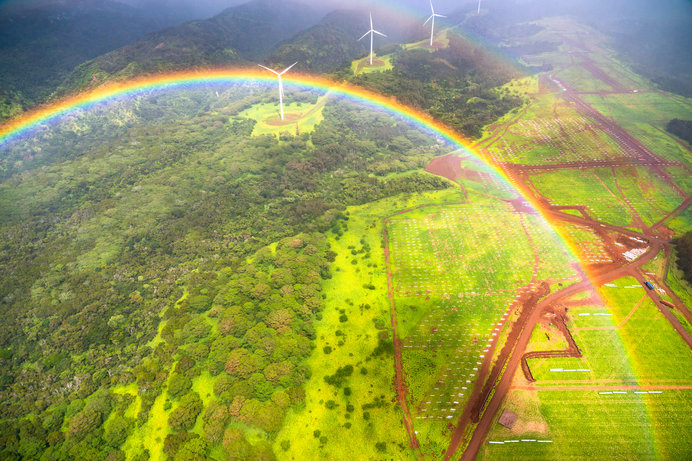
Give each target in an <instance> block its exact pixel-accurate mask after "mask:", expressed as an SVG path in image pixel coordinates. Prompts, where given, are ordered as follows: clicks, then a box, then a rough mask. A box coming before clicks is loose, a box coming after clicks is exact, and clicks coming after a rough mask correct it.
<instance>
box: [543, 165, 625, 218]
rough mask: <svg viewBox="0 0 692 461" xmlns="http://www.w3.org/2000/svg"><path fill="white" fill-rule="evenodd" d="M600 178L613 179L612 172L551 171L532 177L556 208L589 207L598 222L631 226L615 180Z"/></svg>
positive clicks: (602, 170) (592, 170)
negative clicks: (609, 180) (566, 206)
mask: <svg viewBox="0 0 692 461" xmlns="http://www.w3.org/2000/svg"><path fill="white" fill-rule="evenodd" d="M597 172H598V173H600V174H597ZM601 175H603V177H604V178H606V180H607V179H608V178H607V175H610V177H611V178H612V173H611V172H610V169H591V170H570V171H552V172H549V173H542V174H536V175H533V176H531V184H532V185H533V186H534V187H535V189H536V191H537V192H538V193H539V194H540V195H542V196H544V197H546V198H547V199H548V200H550V202H551V203H552V204H553V205H561V206H562V205H586V206H587V208H588V211H589V213H590V214H592V215H593V217H594V218H595V219H597V220H599V221H602V222H606V223H608V224H614V225H618V226H630V225H632V223H633V218H632V212H631V210H630V209H629V208H628V207H627V205H626V203H625V202H624V200H623V199H622V197H621V196H619V193H618V191H617V188H616V187H615V185H614V184H613V183H612V181H611V182H610V184H608V183H607V182H606V181H604V180H603V179H602V178H601Z"/></svg>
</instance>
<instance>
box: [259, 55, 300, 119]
mask: <svg viewBox="0 0 692 461" xmlns="http://www.w3.org/2000/svg"><path fill="white" fill-rule="evenodd" d="M296 64H298V63H297V62H294V63H293V64H291V65H290V66H288V67H287V68H285V69H284V70H283V71H281V72H277V71H275V70H273V69H270V68H269V67H265V66H263V65H262V64H257V65H258V66H260V67H261V68H262V69H267V70H268V71H269V72H271V73H273V74H276V76H277V77H278V79H279V107H280V108H281V120H283V119H284V83H283V82H282V81H281V76H282V75H283V74H285V73H286V72H288V71H289V70H290V69H291V67H293V66H295V65H296Z"/></svg>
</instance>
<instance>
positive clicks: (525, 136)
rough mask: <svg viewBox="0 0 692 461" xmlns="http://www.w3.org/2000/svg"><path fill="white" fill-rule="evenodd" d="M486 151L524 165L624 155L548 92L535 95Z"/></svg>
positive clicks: (582, 118) (499, 159) (582, 117)
mask: <svg viewBox="0 0 692 461" xmlns="http://www.w3.org/2000/svg"><path fill="white" fill-rule="evenodd" d="M490 152H491V155H492V156H493V157H494V158H495V159H496V160H497V161H501V162H510V163H520V164H527V165H534V164H536V165H543V164H552V163H576V162H598V161H605V160H614V159H619V158H622V157H623V155H624V154H623V152H622V150H621V149H620V148H619V147H618V146H617V144H615V143H614V142H613V141H612V140H611V139H610V138H608V136H606V135H605V133H603V132H602V131H601V130H599V129H598V128H597V127H596V126H595V123H594V122H593V121H592V120H590V119H588V118H586V117H584V116H583V115H581V114H580V113H579V112H577V111H576V110H575V108H574V107H572V106H570V105H567V104H565V103H564V102H562V101H561V100H560V99H557V98H556V97H555V96H554V95H551V94H541V95H536V96H535V100H534V103H533V104H532V105H531V106H530V107H529V109H528V110H527V113H526V114H524V116H522V117H521V120H519V121H517V122H516V123H514V124H511V125H510V126H509V127H508V129H507V131H506V132H505V133H504V135H503V136H502V138H500V139H499V140H498V141H497V142H496V143H495V144H494V145H493V147H492V148H491V149H490Z"/></svg>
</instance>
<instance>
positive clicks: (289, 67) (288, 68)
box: [279, 61, 298, 75]
mask: <svg viewBox="0 0 692 461" xmlns="http://www.w3.org/2000/svg"><path fill="white" fill-rule="evenodd" d="M296 64H298V61H296V62H294V63H293V64H291V65H290V66H288V67H287V68H285V69H284V70H283V71H282V72H281V73H280V74H279V75H283V74H285V73H286V72H288V71H289V70H291V67H293V66H295V65H296Z"/></svg>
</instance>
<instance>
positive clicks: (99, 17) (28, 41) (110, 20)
mask: <svg viewBox="0 0 692 461" xmlns="http://www.w3.org/2000/svg"><path fill="white" fill-rule="evenodd" d="M174 20H175V18H172V17H170V15H168V14H166V13H165V12H163V13H162V12H159V13H158V14H154V13H153V12H151V11H145V10H142V9H138V8H134V7H131V6H128V5H125V4H123V3H119V2H115V1H107V0H103V1H81V2H79V3H78V4H74V3H71V2H69V3H66V2H57V1H56V2H45V3H39V4H36V5H33V6H32V5H31V4H28V5H26V6H24V5H21V4H20V5H15V7H13V8H10V7H8V6H6V5H0V120H3V119H6V118H8V117H10V116H13V115H17V114H18V113H19V112H21V111H22V110H24V109H27V108H30V107H32V106H34V105H36V104H38V103H40V102H42V101H43V100H45V98H47V97H48V96H49V95H50V93H51V92H52V91H53V90H54V89H55V87H57V85H58V84H59V83H60V82H61V81H62V80H63V79H64V78H65V77H66V76H67V74H68V73H69V72H70V71H71V70H72V69H73V68H74V67H75V66H77V65H79V64H81V63H82V62H84V61H86V60H88V59H92V58H94V57H96V56H99V55H101V54H103V53H106V52H108V51H111V50H114V49H116V48H120V47H122V46H124V45H126V44H128V43H131V42H133V41H135V40H137V39H139V38H140V37H142V36H143V35H145V34H147V33H150V32H153V31H155V30H158V29H160V28H163V27H166V26H169V25H171V24H174V23H173V22H172V21H174Z"/></svg>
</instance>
